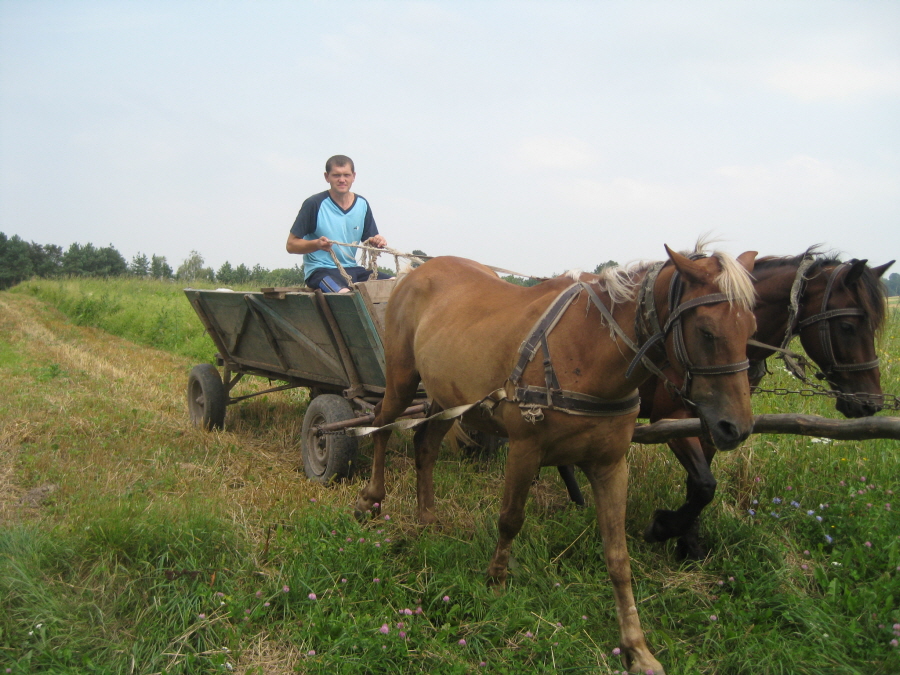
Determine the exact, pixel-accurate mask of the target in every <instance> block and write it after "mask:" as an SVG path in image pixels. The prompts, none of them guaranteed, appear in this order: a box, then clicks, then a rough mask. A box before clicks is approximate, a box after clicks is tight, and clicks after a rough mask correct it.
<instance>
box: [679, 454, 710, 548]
mask: <svg viewBox="0 0 900 675" xmlns="http://www.w3.org/2000/svg"><path fill="white" fill-rule="evenodd" d="M700 445H701V446H702V447H703V456H704V457H705V458H706V473H707V474H708V476H709V478H708V479H703V480H704V482H702V483H701V484H699V485H697V484H696V483H694V482H693V481H692V480H691V478H690V476H688V480H687V491H688V492H687V500H688V501H689V502H695V503H696V504H697V516H696V517H695V518H694V521H693V522H692V523H691V524H690V525H689V526H688V528H687V531H686V532H685V533H684V534H683V535H681V537H679V538H678V545H677V547H676V549H675V551H676V554H677V555H678V557H679V558H681V559H682V560H702V559H703V558H705V557H706V547H704V546H703V544H702V543H701V542H700V513H701V512H702V511H703V509H704V508H705V507H706V505H707V504H709V503H710V502H711V501H712V500H713V497H714V496H715V494H716V479H715V478H713V476H712V460H713V457H715V456H716V448H715V446H713V445H712V444H710V443H706V442H705V441H701V442H700Z"/></svg>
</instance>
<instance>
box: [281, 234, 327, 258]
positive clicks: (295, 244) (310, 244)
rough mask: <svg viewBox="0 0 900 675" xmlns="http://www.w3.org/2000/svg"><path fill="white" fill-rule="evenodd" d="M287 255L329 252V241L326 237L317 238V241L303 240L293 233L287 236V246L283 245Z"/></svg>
mask: <svg viewBox="0 0 900 675" xmlns="http://www.w3.org/2000/svg"><path fill="white" fill-rule="evenodd" d="M285 248H286V249H287V252H288V253H298V254H300V255H303V254H305V253H315V252H316V251H330V250H331V240H329V239H328V237H319V238H318V239H304V238H303V237H298V236H296V235H295V234H294V233H293V232H291V233H290V234H288V240H287V244H286V245H285Z"/></svg>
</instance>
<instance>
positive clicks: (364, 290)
mask: <svg viewBox="0 0 900 675" xmlns="http://www.w3.org/2000/svg"><path fill="white" fill-rule="evenodd" d="M396 285H397V280H396V279H376V280H374V281H364V282H362V283H359V284H356V289H357V290H358V291H359V293H360V295H361V296H362V299H363V301H364V302H365V304H366V309H367V310H368V312H369V316H370V317H371V319H372V323H374V324H375V328H376V329H377V331H378V336H379V338H381V340H382V342H383V341H384V327H385V323H384V316H385V314H386V312H387V303H388V299H389V298H390V296H391V292H392V291H393V290H394V286H396Z"/></svg>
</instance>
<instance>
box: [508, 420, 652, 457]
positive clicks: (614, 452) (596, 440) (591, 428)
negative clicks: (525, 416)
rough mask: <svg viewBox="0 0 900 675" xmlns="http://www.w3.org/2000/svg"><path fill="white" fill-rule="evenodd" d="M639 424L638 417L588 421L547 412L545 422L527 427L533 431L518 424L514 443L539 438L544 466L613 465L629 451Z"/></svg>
mask: <svg viewBox="0 0 900 675" xmlns="http://www.w3.org/2000/svg"><path fill="white" fill-rule="evenodd" d="M520 417H521V415H520ZM636 421H637V415H636V413H630V414H628V415H617V416H615V417H587V416H582V415H569V414H567V413H563V412H558V411H547V412H546V414H545V416H544V419H543V420H541V421H539V422H536V423H535V424H533V425H532V424H530V423H527V422H526V423H525V424H527V427H531V429H528V428H527V427H525V426H523V424H521V423H520V424H516V425H515V427H516V428H515V430H511V431H510V440H511V441H512V439H513V437H515V436H517V435H518V434H520V433H521V434H525V435H526V436H531V435H533V434H535V433H537V434H539V435H540V448H541V455H542V456H541V466H560V465H564V464H583V463H598V464H601V465H604V464H608V465H613V464H615V463H617V462H618V461H619V460H620V459H621V458H622V457H623V456H624V455H625V453H626V452H627V451H628V447H629V446H630V445H631V435H632V434H633V433H634V425H635V422H636ZM509 426H512V425H509ZM541 427H542V428H541Z"/></svg>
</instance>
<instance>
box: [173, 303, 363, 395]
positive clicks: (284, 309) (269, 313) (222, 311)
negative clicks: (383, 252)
mask: <svg viewBox="0 0 900 675" xmlns="http://www.w3.org/2000/svg"><path fill="white" fill-rule="evenodd" d="M188 297H189V298H191V299H192V300H193V299H194V298H198V299H199V302H200V304H201V306H202V308H203V310H204V311H205V313H206V315H207V316H208V317H209V318H210V319H211V320H210V324H211V325H212V328H213V330H215V332H216V333H217V334H218V340H215V338H214V341H216V342H217V344H218V343H222V344H224V345H225V346H226V348H227V350H228V353H227V354H223V356H224V357H225V358H226V359H228V360H230V361H233V362H235V363H237V364H240V365H243V366H247V367H251V368H255V369H261V370H265V371H269V372H271V373H273V374H274V375H276V376H277V375H281V376H284V377H285V379H287V378H291V377H293V378H302V379H306V380H310V381H313V382H321V383H324V384H333V385H336V386H340V387H347V386H349V380H348V378H347V374H346V372H345V370H344V368H343V366H342V365H341V362H340V357H339V355H338V350H337V346H336V345H335V344H334V341H333V339H332V336H331V333H330V331H329V330H328V329H327V327H326V326H325V325H324V321H323V320H322V317H321V314H320V313H319V309H318V307H317V306H316V302H315V296H313V295H312V294H306V293H303V294H301V293H298V294H289V295H287V297H285V298H284V299H281V300H276V299H266V298H265V297H264V296H263V294H261V293H228V292H222V291H191V292H189V293H188ZM198 313H199V312H198ZM208 330H209V328H208Z"/></svg>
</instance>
